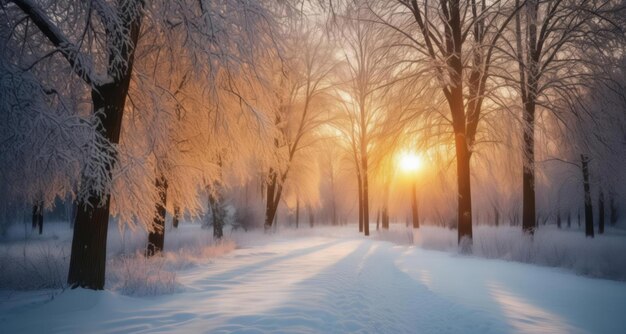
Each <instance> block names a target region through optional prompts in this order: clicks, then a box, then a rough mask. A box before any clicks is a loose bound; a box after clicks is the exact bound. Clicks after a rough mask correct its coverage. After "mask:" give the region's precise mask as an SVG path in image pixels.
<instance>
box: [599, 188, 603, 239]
mask: <svg viewBox="0 0 626 334" xmlns="http://www.w3.org/2000/svg"><path fill="white" fill-rule="evenodd" d="M598 210H599V211H600V212H599V213H598V234H604V192H603V191H600V198H598Z"/></svg>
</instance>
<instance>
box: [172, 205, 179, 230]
mask: <svg viewBox="0 0 626 334" xmlns="http://www.w3.org/2000/svg"><path fill="white" fill-rule="evenodd" d="M179 221H180V207H179V206H178V205H175V206H174V215H173V216H172V227H174V228H178V222H179Z"/></svg>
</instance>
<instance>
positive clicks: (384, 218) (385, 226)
mask: <svg viewBox="0 0 626 334" xmlns="http://www.w3.org/2000/svg"><path fill="white" fill-rule="evenodd" d="M382 222H383V223H382V226H383V230H388V229H389V209H388V208H387V206H386V205H385V206H383V212H382Z"/></svg>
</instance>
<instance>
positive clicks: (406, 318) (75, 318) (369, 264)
mask: <svg viewBox="0 0 626 334" xmlns="http://www.w3.org/2000/svg"><path fill="white" fill-rule="evenodd" d="M314 230H315V229H314ZM314 230H308V231H314ZM304 231H307V229H305V230H304ZM333 231H334V232H333ZM295 233H296V232H295V231H285V232H284V233H279V234H276V235H273V236H270V237H262V236H261V233H248V234H245V235H246V238H247V240H243V239H240V240H239V241H238V243H239V244H240V245H244V246H245V248H239V249H236V250H233V251H232V252H229V253H227V254H225V255H222V256H219V257H213V258H212V259H211V260H207V261H205V262H202V263H200V262H196V263H194V265H193V266H190V267H184V268H183V269H181V270H178V271H177V272H176V279H177V282H178V284H180V289H178V290H177V291H176V292H174V293H172V294H168V295H159V296H148V297H131V296H124V295H121V294H120V293H119V292H116V291H111V290H106V291H100V292H94V291H88V290H82V289H77V290H65V291H62V292H60V293H59V292H58V291H54V290H50V291H45V290H44V291H41V290H39V291H27V292H17V291H3V292H0V326H1V328H3V331H4V332H6V333H14V332H20V333H30V332H36V331H39V332H41V331H43V332H47V333H58V332H73V333H76V332H83V333H87V332H89V333H93V332H98V333H119V332H124V333H125V332H136V333H147V332H150V333H152V332H176V333H182V332H194V333H198V332H207V333H208V332H210V333H230V332H241V333H243V332H245V333H272V332H280V333H284V332H290V333H310V332H316V333H337V332H361V333H381V332H384V333H509V332H510V333H515V332H533V333H541V332H544V333H625V332H626V320H625V319H624V317H623V316H622V313H623V310H624V309H626V283H624V282H618V281H609V280H602V279H595V278H589V277H583V276H578V275H575V274H573V273H572V272H570V271H567V270H565V269H557V268H547V267H538V266H534V265H528V264H522V263H516V262H508V261H504V260H499V259H483V258H478V257H472V256H462V255H458V254H455V253H450V252H440V251H434V250H426V249H423V248H421V247H416V246H411V245H399V244H394V243H391V242H388V241H384V240H377V239H376V236H373V238H372V239H365V238H363V237H359V236H356V235H355V234H354V233H348V232H346V230H345V229H334V230H333V229H321V231H317V232H309V233H301V234H304V236H299V237H296V236H295ZM242 235H244V234H242ZM388 238H389V237H388ZM51 296H52V297H51ZM34 319H36V321H33V320H34Z"/></svg>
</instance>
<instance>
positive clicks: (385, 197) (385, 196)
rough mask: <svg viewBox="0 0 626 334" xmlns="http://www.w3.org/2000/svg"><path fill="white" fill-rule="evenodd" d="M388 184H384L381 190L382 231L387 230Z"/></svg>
mask: <svg viewBox="0 0 626 334" xmlns="http://www.w3.org/2000/svg"><path fill="white" fill-rule="evenodd" d="M389 186H390V184H389V183H387V182H386V183H385V184H384V189H383V212H382V226H383V230H388V229H389Z"/></svg>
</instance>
